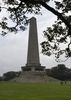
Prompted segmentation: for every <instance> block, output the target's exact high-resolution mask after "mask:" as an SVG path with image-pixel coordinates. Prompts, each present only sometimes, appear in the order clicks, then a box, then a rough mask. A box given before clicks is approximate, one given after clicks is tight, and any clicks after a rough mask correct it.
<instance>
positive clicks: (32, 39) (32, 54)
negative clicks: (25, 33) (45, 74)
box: [22, 17, 44, 71]
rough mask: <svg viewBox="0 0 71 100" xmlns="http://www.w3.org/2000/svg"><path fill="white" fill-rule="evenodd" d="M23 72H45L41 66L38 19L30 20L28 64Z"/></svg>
mask: <svg viewBox="0 0 71 100" xmlns="http://www.w3.org/2000/svg"><path fill="white" fill-rule="evenodd" d="M22 69H23V70H31V71H32V70H43V69H44V67H42V66H41V64H40V59H39V48H38V36H37V23H36V18H34V17H32V18H31V19H30V26H29V41H28V54H27V64H26V66H25V67H22Z"/></svg>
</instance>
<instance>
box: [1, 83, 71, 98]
mask: <svg viewBox="0 0 71 100" xmlns="http://www.w3.org/2000/svg"><path fill="white" fill-rule="evenodd" d="M0 100H71V83H67V84H64V85H61V84H60V83H10V82H1V83H0Z"/></svg>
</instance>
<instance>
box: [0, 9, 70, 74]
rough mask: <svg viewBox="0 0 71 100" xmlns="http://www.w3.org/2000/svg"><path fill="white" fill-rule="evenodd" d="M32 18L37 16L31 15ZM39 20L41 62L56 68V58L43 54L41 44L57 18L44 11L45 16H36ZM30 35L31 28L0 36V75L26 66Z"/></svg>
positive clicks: (67, 64) (67, 62) (67, 63)
mask: <svg viewBox="0 0 71 100" xmlns="http://www.w3.org/2000/svg"><path fill="white" fill-rule="evenodd" d="M29 16H30V18H31V17H32V16H35V15H29ZM35 17H36V18H37V26H38V41H39V52H40V62H41V64H42V65H44V66H46V67H47V68H51V67H53V66H56V65H57V64H58V63H57V62H55V57H54V56H51V57H48V56H44V55H43V54H42V53H41V47H40V43H41V42H42V41H43V40H44V38H43V31H44V30H45V29H46V27H47V26H51V25H52V23H53V22H54V20H55V19H56V16H54V15H53V14H52V13H49V12H48V11H47V10H44V9H43V15H42V16H41V15H38V16H35ZM28 34H29V26H27V30H26V31H24V32H20V31H19V32H18V33H17V34H11V33H9V34H8V35H6V36H5V37H2V36H0V75H2V74H3V73H5V72H7V71H11V70H13V71H19V70H21V66H25V64H26V60H27V47H28ZM70 60H71V59H70V58H69V59H68V60H67V61H66V62H65V63H64V64H66V66H67V67H70V65H71V61H70Z"/></svg>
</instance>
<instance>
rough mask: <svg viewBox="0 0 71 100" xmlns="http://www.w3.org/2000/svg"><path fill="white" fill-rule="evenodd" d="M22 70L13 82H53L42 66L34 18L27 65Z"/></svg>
mask: <svg viewBox="0 0 71 100" xmlns="http://www.w3.org/2000/svg"><path fill="white" fill-rule="evenodd" d="M21 68H22V71H21V74H20V75H19V77H16V78H14V79H13V80H12V81H15V82H26V83H27V82H48V81H52V80H53V79H52V78H50V77H48V76H47V74H46V70H45V67H44V66H41V64H40V59H39V48H38V36H37V25H36V18H34V17H32V18H31V19H30V27H29V41H28V54H27V64H26V65H25V66H22V67H21Z"/></svg>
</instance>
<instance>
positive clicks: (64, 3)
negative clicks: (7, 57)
mask: <svg viewBox="0 0 71 100" xmlns="http://www.w3.org/2000/svg"><path fill="white" fill-rule="evenodd" d="M49 2H54V3H55V7H54V8H53V7H51V6H50V5H49ZM42 7H44V8H45V9H47V10H49V11H50V12H52V13H53V14H54V15H56V16H57V20H56V21H55V23H54V25H52V27H47V26H46V27H47V29H46V30H45V31H44V36H45V37H46V41H44V42H42V43H41V46H42V52H43V54H46V55H48V56H50V55H51V54H55V57H56V58H57V61H58V60H59V57H60V55H64V54H65V57H66V58H67V59H68V57H71V48H70V45H71V0H59V1H58V0H2V3H1V5H0V11H1V12H2V11H7V12H8V14H9V16H8V17H7V16H4V17H3V18H2V20H1V22H0V26H1V28H2V29H3V30H2V35H6V34H7V33H8V31H9V32H17V31H18V30H19V29H21V30H25V25H27V23H28V18H27V14H28V13H35V14H40V13H43V12H41V9H42ZM3 9H4V10H3ZM9 19H11V20H12V21H13V22H14V23H15V24H13V26H10V24H9V21H8V20H9ZM61 44H62V45H63V44H66V46H65V47H64V48H62V47H61Z"/></svg>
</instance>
